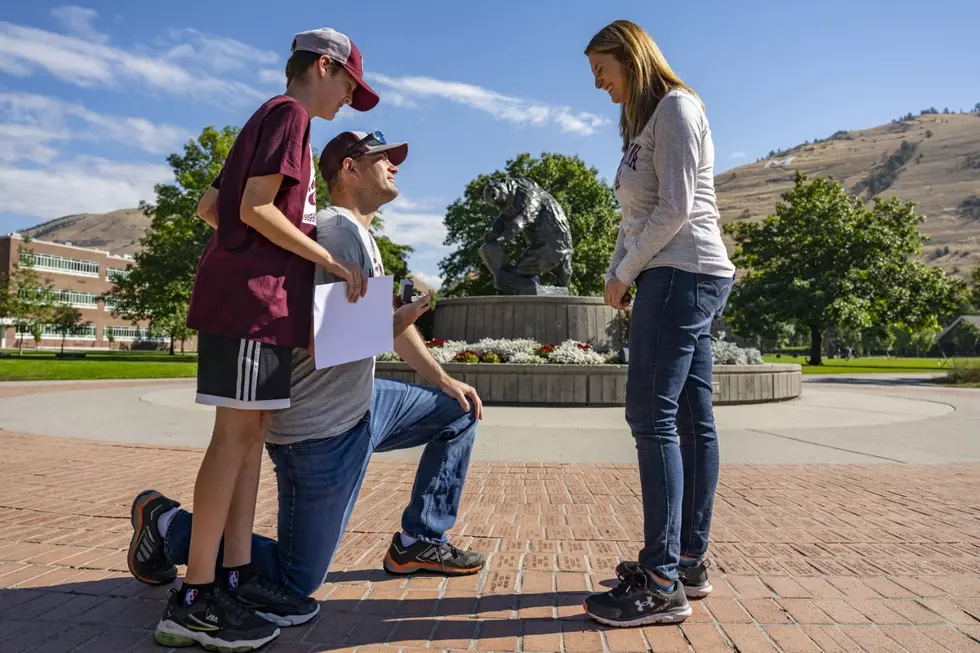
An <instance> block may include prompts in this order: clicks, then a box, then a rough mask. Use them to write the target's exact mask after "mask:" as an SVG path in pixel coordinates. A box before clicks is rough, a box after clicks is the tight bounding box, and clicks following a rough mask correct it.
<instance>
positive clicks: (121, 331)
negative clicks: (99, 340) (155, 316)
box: [103, 326, 163, 340]
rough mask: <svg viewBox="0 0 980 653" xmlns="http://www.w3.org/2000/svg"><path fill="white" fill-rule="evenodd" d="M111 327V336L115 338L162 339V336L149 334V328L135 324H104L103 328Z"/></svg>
mask: <svg viewBox="0 0 980 653" xmlns="http://www.w3.org/2000/svg"><path fill="white" fill-rule="evenodd" d="M109 328H111V329H112V337H113V338H115V339H116V340H162V339H163V337H162V336H151V335H150V330H149V329H146V328H142V327H136V326H111V327H110V326H106V327H105V328H104V329H103V335H104V334H105V329H109Z"/></svg>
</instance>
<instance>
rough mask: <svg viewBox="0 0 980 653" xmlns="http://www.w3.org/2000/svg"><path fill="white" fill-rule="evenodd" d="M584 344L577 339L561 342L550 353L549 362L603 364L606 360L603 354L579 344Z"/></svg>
mask: <svg viewBox="0 0 980 653" xmlns="http://www.w3.org/2000/svg"><path fill="white" fill-rule="evenodd" d="M581 344H584V343H580V342H576V341H575V340H566V341H565V342H563V343H561V345H559V346H558V347H557V348H556V349H555V350H554V351H553V352H551V353H550V354H548V362H549V363H558V364H562V365H603V364H605V362H606V359H605V357H603V356H602V354H599V353H596V352H595V351H593V350H592V349H582V348H581V347H579V345H581Z"/></svg>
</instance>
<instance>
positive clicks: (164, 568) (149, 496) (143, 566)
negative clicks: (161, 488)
mask: <svg viewBox="0 0 980 653" xmlns="http://www.w3.org/2000/svg"><path fill="white" fill-rule="evenodd" d="M179 505H180V504H179V503H177V502H176V501H174V500H173V499H168V498H167V497H165V496H163V495H162V494H160V493H159V492H157V491H156V490H146V491H145V492H142V493H140V494H139V495H138V496H137V497H136V499H135V500H134V501H133V507H132V508H131V509H130V514H131V516H132V521H133V539H132V540H130V541H129V554H128V555H127V556H126V561H127V563H128V564H129V573H131V574H132V575H133V576H134V577H135V578H136V580H138V581H142V582H144V583H148V584H150V585H163V584H164V583H171V582H173V580H174V579H175V578H177V567H176V566H174V564H173V563H171V562H170V560H168V559H167V553H166V551H165V549H164V545H163V538H162V537H161V536H160V533H159V532H158V531H157V520H158V519H160V515H162V514H163V513H165V512H167V511H168V510H170V509H171V508H176V507H177V506H179Z"/></svg>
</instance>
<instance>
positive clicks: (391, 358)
mask: <svg viewBox="0 0 980 653" xmlns="http://www.w3.org/2000/svg"><path fill="white" fill-rule="evenodd" d="M378 360H379V361H382V362H398V361H400V360H401V357H400V356H399V355H398V354H396V353H395V352H393V351H388V352H385V353H383V354H381V355H380V356H378Z"/></svg>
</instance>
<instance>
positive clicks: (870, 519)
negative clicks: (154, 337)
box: [0, 431, 980, 653]
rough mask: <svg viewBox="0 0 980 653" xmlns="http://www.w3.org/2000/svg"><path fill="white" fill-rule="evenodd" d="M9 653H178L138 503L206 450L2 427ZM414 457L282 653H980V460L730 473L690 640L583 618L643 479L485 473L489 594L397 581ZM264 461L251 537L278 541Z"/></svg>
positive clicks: (367, 492)
mask: <svg viewBox="0 0 980 653" xmlns="http://www.w3.org/2000/svg"><path fill="white" fill-rule="evenodd" d="M0 447H2V451H3V452H4V453H3V456H2V457H0V651H3V652H4V653H15V652H20V651H32V652H41V651H44V652H62V651H64V652H68V651H93V652H100V653H101V652H117V651H118V652H126V651H156V652H157V653H159V652H161V651H165V650H166V649H164V648H163V647H161V646H158V645H157V644H156V643H155V642H154V641H153V636H152V631H153V628H154V626H155V624H156V621H157V620H158V618H159V616H160V613H161V611H162V607H163V601H164V598H165V596H166V591H167V588H166V587H164V588H153V587H148V586H145V585H142V584H140V583H137V582H136V581H134V580H132V579H131V578H130V577H129V575H128V573H127V572H126V562H125V549H126V547H127V545H128V542H129V538H130V534H131V529H130V524H129V506H130V503H131V501H132V498H133V496H134V495H135V493H136V492H138V491H139V490H141V489H144V488H147V487H154V488H156V489H159V490H161V491H163V492H165V493H167V494H169V495H171V496H173V497H174V498H177V499H178V500H180V501H181V502H182V503H184V504H185V505H188V504H189V503H190V500H191V495H192V493H193V482H194V475H195V473H196V471H197V467H198V463H199V461H200V458H201V456H202V453H203V452H202V451H201V450H199V449H180V448H165V447H157V446H138V445H111V444H102V443H94V442H85V441H81V440H68V439H59V438H52V437H43V436H31V435H22V434H17V433H11V432H9V431H0ZM414 468H415V466H414V463H412V462H410V461H404V462H402V461H379V462H374V463H372V465H371V467H370V469H369V472H368V476H367V480H366V482H365V484H364V488H363V490H362V492H361V495H360V499H359V502H358V504H357V508H356V510H355V513H354V515H353V517H352V519H351V522H350V525H349V528H348V532H347V534H346V536H345V539H344V541H343V543H342V546H341V548H340V550H339V552H338V555H337V557H336V559H335V561H334V565H333V567H332V568H331V574H330V576H329V577H328V582H327V583H326V584H325V585H324V586H323V587H322V588H321V589H320V591H319V592H318V594H317V598H319V599H321V600H322V601H323V609H322V612H321V615H320V616H319V617H317V618H316V619H315V620H314V621H313V622H311V623H310V624H307V625H304V626H300V627H298V628H290V629H284V630H283V634H282V636H281V637H280V639H279V640H278V641H277V642H276V643H274V644H273V645H272V646H271V647H270V648H269V649H267V650H269V651H272V652H278V653H307V652H312V651H348V652H356V653H376V652H379V651H387V652H395V651H402V652H403V653H410V652H411V653H415V652H417V651H429V652H434V651H474V650H479V651H528V652H531V651H555V652H562V651H563V652H566V653H575V652H581V653H591V652H598V651H612V652H631V651H650V650H653V651H697V652H708V651H733V650H737V651H741V652H742V653H745V652H748V651H786V652H795V651H814V652H816V651H861V650H866V651H910V652H911V651H916V652H918V651H937V652H939V651H980V643H978V642H980V499H978V496H980V464H976V463H958V464H936V465H896V464H879V465H741V464H739V465H723V466H722V473H721V483H720V486H719V490H718V500H717V504H716V521H715V527H714V530H713V533H712V536H713V544H712V548H711V557H712V558H713V561H714V567H713V568H712V574H713V576H712V581H713V584H714V587H715V592H714V594H712V595H711V597H709V598H708V599H706V600H704V601H700V602H695V604H694V615H693V617H692V618H690V619H688V620H687V622H685V623H684V624H683V625H680V626H658V627H647V628H642V629H625V630H616V629H609V628H605V627H601V626H598V625H596V624H593V623H592V622H590V621H589V620H587V619H586V618H585V616H584V615H583V611H582V607H581V603H582V599H583V598H584V596H585V595H586V594H587V593H588V592H590V591H593V590H602V589H605V588H608V587H610V586H611V583H612V580H613V579H614V577H615V574H614V571H613V570H614V568H615V566H616V564H617V563H618V562H619V561H620V560H623V559H627V560H629V559H633V558H634V557H635V555H636V552H637V551H638V549H639V546H640V541H641V540H642V519H641V514H640V510H641V508H640V502H639V497H638V493H639V481H638V475H637V471H636V467H635V466H633V465H613V464H608V465H603V464H595V465H586V464H550V463H548V464H542V463H537V464H535V463H480V462H476V463H474V464H473V465H472V467H471V472H470V474H469V478H468V481H467V487H466V494H465V498H464V501H463V506H462V514H461V515H460V519H459V521H458V523H457V525H456V527H455V528H454V530H453V531H452V533H451V535H452V536H453V538H454V542H455V543H456V544H457V545H460V546H467V547H474V548H477V549H479V550H480V551H482V552H484V553H486V554H488V556H489V560H488V565H487V568H486V569H485V570H484V571H483V573H481V574H480V575H479V576H471V577H466V578H456V579H448V580H447V579H443V578H438V577H415V578H411V579H404V578H397V577H390V576H387V575H386V574H385V573H384V572H383V571H381V569H380V561H381V557H382V555H383V554H384V551H385V548H386V547H387V543H388V541H389V538H390V536H391V533H392V532H394V531H395V530H397V529H398V527H399V518H400V514H401V509H402V507H403V506H404V503H405V501H406V500H407V497H408V493H409V490H410V488H411V485H412V480H413V476H414ZM275 519H276V492H275V479H274V476H273V475H272V470H271V465H270V464H269V463H268V460H266V461H265V464H264V468H263V476H262V487H261V489H260V505H259V509H258V515H257V519H256V528H257V530H259V531H260V532H263V533H264V534H268V535H272V536H274V535H275V532H274V530H275Z"/></svg>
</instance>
